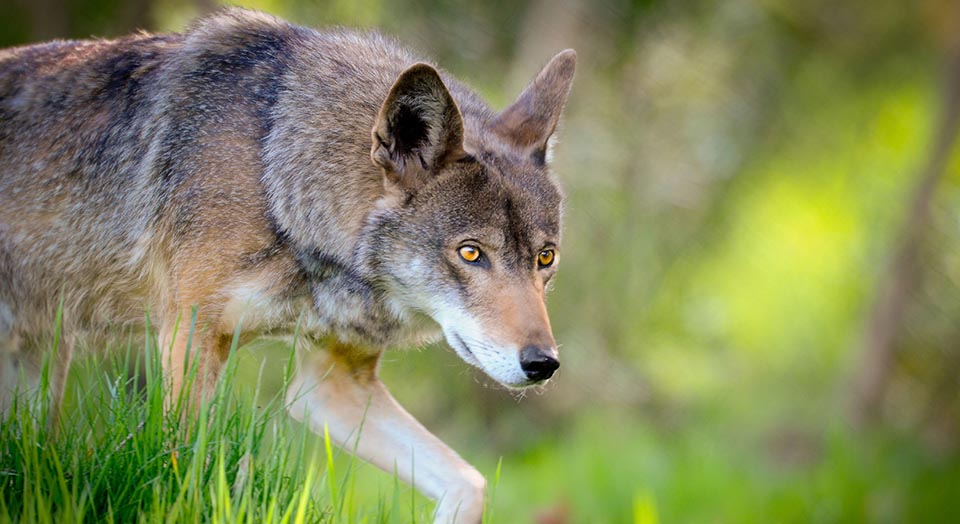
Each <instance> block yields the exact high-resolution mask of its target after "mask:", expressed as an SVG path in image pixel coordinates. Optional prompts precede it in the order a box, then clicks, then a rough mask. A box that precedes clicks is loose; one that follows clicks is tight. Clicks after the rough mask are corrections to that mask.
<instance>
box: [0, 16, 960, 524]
mask: <svg viewBox="0 0 960 524" xmlns="http://www.w3.org/2000/svg"><path fill="white" fill-rule="evenodd" d="M239 3H240V4H242V5H246V6H250V7H253V8H257V9H262V10H265V11H268V12H271V13H274V14H277V15H279V16H282V17H285V18H287V19H290V20H292V21H294V22H298V23H302V24H306V25H312V26H318V27H319V26H324V25H329V24H343V25H348V26H362V27H374V28H379V29H381V30H383V31H385V32H387V33H391V34H394V35H396V36H398V37H399V38H400V39H401V40H403V41H405V42H408V43H409V44H410V45H411V46H413V47H414V48H416V49H418V50H420V51H422V52H423V53H425V54H426V55H428V56H430V57H432V58H434V59H435V60H436V61H437V62H438V63H439V64H441V65H442V66H443V67H445V68H447V69H448V70H450V71H452V72H453V73H454V74H456V75H458V76H459V77H461V78H463V79H464V80H466V81H467V82H468V83H470V84H471V85H474V86H475V87H476V88H477V89H478V90H479V91H480V92H481V93H482V94H483V95H484V96H486V97H487V98H488V99H489V100H491V101H492V103H493V104H494V105H496V106H498V107H502V106H504V105H506V104H507V103H509V101H510V100H511V97H513V96H515V94H516V93H517V92H518V91H519V89H520V88H521V87H522V86H523V84H524V83H525V82H526V81H528V80H529V78H531V77H532V75H533V74H534V73H535V72H536V70H537V67H539V66H540V65H541V64H542V63H544V62H545V61H546V60H547V59H548V58H549V57H550V56H552V54H553V53H554V52H555V51H557V50H559V49H561V48H563V47H574V48H576V49H577V51H578V53H579V66H578V67H579V69H578V73H577V75H578V76H577V80H576V83H575V87H574V91H573V95H572V98H571V100H570V103H569V106H568V110H567V115H566V119H565V123H564V126H563V129H562V130H561V132H560V134H559V142H558V144H557V146H556V156H555V161H554V167H555V171H556V172H557V174H558V176H559V178H560V179H561V180H562V181H563V183H564V185H565V187H566V191H567V195H568V198H567V204H566V206H567V208H566V233H565V238H564V243H563V262H562V270H561V271H560V273H559V276H558V278H557V281H556V283H555V285H554V287H555V290H554V291H553V292H552V294H551V295H550V299H549V300H550V310H551V316H552V319H553V322H554V325H555V329H556V335H557V338H558V340H560V341H561V343H562V344H563V347H562V357H563V369H562V373H561V374H560V376H559V377H558V378H557V379H556V380H555V381H553V383H552V384H551V385H550V386H549V387H548V388H547V389H546V391H544V392H542V393H539V394H529V395H527V398H524V399H523V400H522V401H517V399H515V398H513V396H511V394H510V393H508V392H505V391H501V390H498V389H496V388H495V387H492V386H490V385H489V384H490V381H489V380H488V379H485V378H484V377H482V376H479V375H475V374H473V372H471V371H468V370H467V369H466V367H465V365H464V364H462V363H460V362H458V361H457V360H456V358H455V357H453V356H452V355H451V354H450V353H449V352H446V351H444V350H443V349H441V348H428V349H426V350H424V351H409V352H393V353H390V354H388V355H387V357H386V359H385V360H386V362H385V363H384V376H385V381H386V382H387V383H388V385H390V386H391V388H392V390H393V391H394V392H395V394H396V395H397V397H398V398H399V399H400V400H401V402H402V403H404V404H405V405H407V406H408V407H409V408H410V409H411V411H412V412H413V413H415V414H416V415H417V416H418V417H420V418H421V419H422V420H423V421H424V422H425V423H426V425H427V426H428V427H431V428H432V429H434V430H436V431H437V432H438V434H439V435H440V436H441V438H443V439H444V440H446V441H447V442H450V443H451V444H453V445H454V447H456V448H458V449H460V450H462V451H464V453H463V454H464V455H465V457H467V458H468V459H469V460H471V461H473V462H476V463H477V464H478V465H479V466H480V467H481V469H482V470H483V471H484V473H487V474H489V475H492V473H493V471H494V468H495V467H496V462H497V458H498V457H500V456H503V457H504V467H503V477H502V481H501V486H500V488H499V494H498V498H497V503H496V505H495V506H494V511H495V513H496V514H497V515H498V519H497V521H502V522H538V523H543V524H549V523H564V522H590V523H601V522H635V523H641V522H658V521H662V522H671V523H676V522H737V523H742V522H758V523H760V522H771V521H777V522H878V523H880V522H937V521H943V522H945V521H949V520H950V518H949V516H950V515H951V513H955V512H956V501H957V500H960V458H958V443H960V387H958V386H960V379H958V377H960V344H958V340H960V329H958V326H960V289H958V287H960V214H958V210H960V156H958V155H957V154H956V153H955V152H954V154H953V155H952V156H951V159H950V161H949V162H948V165H947V167H946V174H945V176H944V178H943V180H942V181H941V183H940V184H938V185H937V187H936V192H935V195H934V198H933V200H932V202H931V204H930V206H929V210H928V215H929V219H928V220H927V221H926V222H925V223H924V224H923V227H922V228H921V229H920V230H919V231H913V232H912V234H917V235H921V236H922V239H921V240H922V242H921V248H920V252H919V256H918V260H919V263H918V264H917V268H916V272H917V275H916V278H915V279H914V280H913V283H914V285H913V286H912V287H911V288H910V290H909V293H908V295H907V296H906V297H905V298H904V299H903V300H905V301H906V305H905V311H906V313H905V315H904V317H903V321H902V323H901V324H900V325H898V326H895V327H896V337H895V339H894V344H893V346H894V352H893V357H892V358H893V360H892V363H891V366H892V369H893V371H892V373H891V374H890V376H889V377H888V380H886V381H885V382H884V387H883V388H882V390H881V391H880V392H879V395H880V396H879V398H878V399H877V400H876V402H877V403H878V404H879V405H880V407H881V409H880V416H879V417H878V418H877V419H875V420H870V421H868V422H867V423H862V421H859V420H858V416H857V413H856V409H857V403H856V402H855V401H854V400H853V389H854V385H855V384H856V383H857V382H858V380H860V374H861V373H863V370H864V363H865V362H868V361H869V360H870V358H872V356H871V354H870V350H871V348H870V347H869V344H867V343H866V340H867V337H865V333H867V331H868V330H870V329H872V326H871V325H870V320H869V319H870V318H871V316H870V312H871V311H872V310H873V309H874V308H875V304H876V303H877V301H878V300H881V299H882V294H881V293H880V292H879V291H878V290H880V289H882V282H883V281H884V279H885V278H887V275H888V273H889V271H890V260H891V259H892V258H893V256H894V253H895V252H896V249H897V248H898V240H897V238H898V235H899V234H900V231H901V225H902V224H903V223H904V220H905V217H906V214H907V210H908V209H909V206H910V202H911V198H912V195H913V193H914V188H915V187H916V186H917V184H918V182H919V176H920V172H921V168H922V166H923V165H924V164H925V163H926V162H927V158H928V155H930V154H931V153H930V150H931V143H932V142H933V141H934V139H935V137H934V136H933V135H934V129H935V124H936V123H937V121H938V119H940V118H941V117H942V116H943V112H944V107H943V101H942V98H941V84H942V76H943V70H944V69H945V67H946V65H945V64H947V56H948V54H949V53H950V52H951V51H950V50H951V49H952V46H954V45H955V44H956V35H958V34H960V10H958V9H957V7H956V6H955V5H954V3H953V2H951V1H949V0H922V1H918V2H906V1H897V0H878V1H871V0H852V1H848V2H842V3H838V2H829V1H827V0H812V1H806V2H790V1H788V0H732V1H728V2H711V1H707V0H694V1H689V2H666V1H661V0H600V1H596V2H588V1H586V0H561V1H555V2H554V1H547V0H540V1H530V2H524V1H508V0H496V1H492V2H484V3H479V2H469V1H465V0H442V1H427V0H399V1H387V0H362V1H348V0H331V1H313V2H307V1H304V2H296V1H293V0H260V1H250V2H239ZM41 4H43V5H46V6H47V7H50V5H52V6H54V7H55V8H57V9H59V10H60V11H57V12H58V13H60V14H59V15H58V16H57V18H58V20H59V21H56V22H55V23H53V24H47V26H46V28H44V23H43V21H42V19H41V18H38V17H43V16H45V15H44V13H40V14H37V12H38V11H37V9H38V8H37V7H36V5H34V4H30V3H28V2H26V0H23V2H22V3H20V4H15V5H13V6H11V7H9V8H7V9H6V15H5V16H4V17H0V42H3V43H5V44H14V43H20V42H25V41H28V40H31V39H34V38H35V35H40V36H42V37H50V36H71V37H85V36H89V35H97V36H111V35H115V34H119V33H122V32H125V31H127V30H130V29H132V28H133V27H135V26H138V25H139V26H144V27H148V28H150V29H155V30H180V29H182V28H183V27H184V26H185V25H186V24H187V23H189V20H190V19H192V18H193V17H194V16H196V15H197V14H198V13H200V12H202V11H203V10H205V9H209V8H210V7H211V5H212V2H209V1H208V2H202V1H201V2H189V1H186V0H150V1H143V0H141V1H139V2H133V4H136V5H137V6H140V10H139V11H138V10H137V9H132V8H130V7H129V6H130V5H131V3H129V2H121V1H120V0H83V1H81V0H60V1H59V2H58V1H53V0H49V1H47V2H45V3H43V2H41ZM48 13H49V11H48ZM31 20H32V22H31ZM48 22H49V21H48ZM51 27H52V28H53V29H51ZM53 30H61V31H66V32H64V33H62V34H59V35H53V34H50V32H51V31H53ZM37 38H38V37H37ZM283 354H284V350H282V349H280V348H273V347H270V346H269V344H262V343H260V344H255V347H254V348H252V349H251V351H249V352H248V353H247V356H246V357H245V358H246V362H247V363H246V365H245V369H246V372H247V373H248V376H250V377H252V376H254V375H255V374H256V370H257V369H259V365H258V362H259V360H260V359H262V358H271V359H277V358H283V357H282V355H283ZM411 376H416V377H418V379H417V380H409V377H411ZM266 379H267V380H270V379H269V377H267V378H266ZM251 380H252V379H251ZM274 380H279V377H276V378H275V379H274ZM501 519H502V520H501Z"/></svg>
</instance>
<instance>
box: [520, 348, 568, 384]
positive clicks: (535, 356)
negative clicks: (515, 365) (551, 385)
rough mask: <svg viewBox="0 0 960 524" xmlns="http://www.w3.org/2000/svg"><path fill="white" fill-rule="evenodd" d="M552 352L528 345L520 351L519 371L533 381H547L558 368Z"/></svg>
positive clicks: (558, 363)
mask: <svg viewBox="0 0 960 524" xmlns="http://www.w3.org/2000/svg"><path fill="white" fill-rule="evenodd" d="M551 353H552V350H550V349H545V348H540V347H537V346H534V345H529V346H526V347H524V348H523V349H521V350H520V369H522V370H523V372H524V373H525V374H526V375H527V378H529V379H530V380H534V381H538V382H539V381H541V380H547V379H548V378H550V377H552V376H553V372H554V371H556V370H557V368H559V367H560V362H559V361H558V360H557V359H556V358H555V357H554V356H553V355H551Z"/></svg>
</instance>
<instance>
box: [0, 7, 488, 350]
mask: <svg viewBox="0 0 960 524" xmlns="http://www.w3.org/2000/svg"><path fill="white" fill-rule="evenodd" d="M416 61H417V58H416V57H415V56H414V55H412V54H411V53H409V52H407V51H405V50H404V49H402V48H401V47H399V46H397V45H396V44H395V43H393V42H392V41H389V40H387V39H385V38H383V37H380V36H378V35H376V34H359V33H351V32H345V31H335V32H329V33H319V32H316V31H312V30H308V29H304V28H300V27H295V26H290V25H287V24H284V23H282V22H279V21H277V20H275V19H272V18H269V17H259V16H258V15H255V14H249V13H246V14H243V15H242V16H241V15H238V14H237V13H236V12H228V13H225V14H223V15H221V16H219V17H214V18H210V19H207V20H206V21H205V22H204V23H203V24H201V25H199V26H197V27H194V28H193V29H192V30H190V31H188V32H186V33H183V34H174V35H163V36H152V35H145V34H144V35H137V36H132V37H129V38H125V39H121V40H115V41H79V42H56V43H51V44H44V45H37V46H29V47H21V48H15V49H11V50H5V51H0V302H2V303H5V304H7V306H8V307H10V308H11V309H12V310H13V311H14V315H15V316H16V318H17V319H18V324H19V329H20V330H21V331H23V332H26V333H28V334H29V333H34V332H40V331H42V330H43V329H44V327H45V326H47V327H49V326H50V325H51V321H52V317H53V314H54V313H55V311H56V309H57V307H58V305H59V304H60V303H61V302H62V304H63V307H64V322H65V323H69V324H72V325H73V326H74V327H76V328H78V329H87V328H90V329H96V328H97V327H98V326H103V325H110V324H114V323H131V322H137V321H140V320H142V319H143V317H144V310H145V309H147V310H148V311H149V310H154V311H163V310H167V309H169V308H170V307H171V306H170V304H172V303H173V302H175V301H176V300H177V298H178V297H173V296H170V293H169V292H168V290H170V289H190V287H191V285H194V283H195V285H198V286H199V285H203V282H211V281H217V282H225V284H222V285H221V286H222V288H223V289H218V290H216V291H217V292H218V293H221V294H222V295H226V296H227V298H228V300H226V301H225V303H226V304H227V305H226V306H225V311H224V315H223V318H224V322H225V323H236V322H238V321H239V319H240V317H242V316H244V314H245V312H246V311H247V308H246V306H247V305H248V304H249V305H253V306H265V307H263V308H262V309H263V310H265V311H270V313H268V314H261V315H251V316H250V317H249V319H245V320H244V322H245V323H246V322H248V320H249V322H250V323H249V324H248V327H251V328H256V329H259V330H271V329H285V328H289V327H291V324H292V323H294V322H296V321H297V319H298V318H301V317H300V315H301V314H304V313H305V312H306V315H307V316H306V317H305V319H306V320H305V322H306V324H307V325H309V326H312V329H313V330H314V331H316V332H318V333H319V332H323V331H330V330H333V331H337V330H340V331H344V332H348V333H349V334H353V335H356V336H358V337H360V338H364V339H366V340H367V341H374V342H378V343H395V342H403V341H409V340H410V339H416V338H418V337H420V336H421V335H424V332H423V331H422V329H420V328H419V327H416V328H409V327H404V326H406V325H407V324H408V322H407V320H409V319H407V318H403V314H402V313H401V312H399V310H398V308H396V307H394V306H393V305H392V304H390V303H388V302H385V301H384V300H383V297H382V296H380V295H379V294H378V291H377V288H376V283H375V282H369V281H367V280H366V279H365V277H364V271H363V267H362V263H361V262H362V261H358V260H357V257H358V245H359V239H360V237H361V236H362V235H363V234H364V227H369V225H370V215H371V212H373V211H374V210H375V209H376V206H377V202H378V201H379V200H380V199H381V198H384V186H383V173H382V171H381V169H380V168H379V167H377V166H375V165H373V164H372V162H371V160H370V156H369V155H370V146H371V135H370V133H371V128H372V126H373V123H374V119H375V118H376V116H377V112H378V109H379V105H380V104H381V103H382V101H383V99H384V97H385V95H386V93H387V91H388V90H389V88H390V85H391V82H392V81H393V80H394V79H395V78H396V77H397V75H398V73H399V72H400V71H402V70H403V69H404V68H406V67H408V66H409V65H411V64H413V63H415V62H416ZM451 84H452V85H454V86H455V87H456V89H455V92H454V96H456V97H457V98H458V103H459V104H460V105H461V109H462V111H463V112H464V115H465V116H467V115H468V114H470V113H471V112H472V113H476V114H477V115H483V114H485V112H486V111H487V109H486V108H485V106H483V105H482V103H481V102H479V101H478V99H476V98H475V97H474V96H473V95H472V94H471V93H469V92H468V91H466V90H465V89H463V88H462V87H460V86H459V85H458V84H456V83H455V82H454V81H452V79H451ZM465 120H466V121H467V122H468V125H467V130H466V131H467V133H468V134H469V133H470V132H471V125H470V124H469V122H470V119H469V118H467V119H465ZM367 234H369V232H367ZM184 257H191V258H193V259H196V258H197V257H200V259H201V260H202V261H204V262H207V261H209V263H208V264H204V265H203V267H204V268H205V269H204V270H203V271H201V272H204V274H203V275H198V274H196V273H197V271H193V272H190V273H185V272H182V271H178V265H179V264H180V261H181V260H183V258H184ZM207 271H209V274H206V273H205V272H207ZM220 273H230V278H229V279H226V280H225V279H224V278H219V279H218V278H216V277H218V275H219V276H220V277H223V275H220ZM173 280H176V281H177V282H175V283H176V284H177V285H176V286H171V284H173V283H174V282H172V281H173ZM324 294H328V295H329V296H327V297H326V298H324V297H325V295H324ZM201 306H202V304H201ZM311 306H312V307H311ZM325 306H326V307H325ZM225 327H227V328H229V327H230V326H225ZM398 339H404V340H398Z"/></svg>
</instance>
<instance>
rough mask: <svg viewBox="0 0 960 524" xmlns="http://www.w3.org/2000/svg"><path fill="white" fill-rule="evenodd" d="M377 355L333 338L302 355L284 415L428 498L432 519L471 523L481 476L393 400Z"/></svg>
mask: <svg viewBox="0 0 960 524" xmlns="http://www.w3.org/2000/svg"><path fill="white" fill-rule="evenodd" d="M318 353H319V352H318ZM379 357H380V355H379V353H365V352H363V351H362V350H360V349H359V348H354V347H350V346H344V345H340V344H335V345H334V347H333V348H330V351H329V352H324V353H322V354H319V355H316V356H315V358H314V360H312V361H310V362H302V363H301V368H300V373H299V375H298V376H297V379H296V380H295V381H294V382H293V384H291V385H290V389H289V390H288V391H287V401H288V409H289V411H290V414H291V415H292V416H293V417H294V418H296V419H298V420H302V421H304V422H305V423H307V424H308V425H309V426H310V428H311V429H313V431H315V432H317V433H322V432H323V428H324V425H326V426H327V428H328V431H329V433H330V438H331V439H332V440H333V441H334V442H336V443H337V444H338V445H340V446H343V447H344V448H345V449H354V447H355V449H356V452H357V456H359V457H360V458H362V459H364V460H366V461H368V462H370V463H372V464H374V465H375V466H377V467H379V468H380V469H383V470H384V471H387V472H388V473H393V472H396V473H397V475H399V477H400V478H401V479H403V480H404V481H405V482H407V483H412V484H413V485H414V487H415V488H417V489H418V490H420V491H421V492H423V493H424V494H425V495H427V496H428V497H430V498H431V499H433V500H436V501H437V509H436V514H435V517H434V524H479V522H480V520H481V516H482V514H483V492H484V486H485V481H484V479H483V476H482V475H480V473H479V472H478V471H477V470H476V469H474V468H473V466H471V465H470V464H467V463H466V462H465V461H464V460H463V459H462V458H460V456H459V455H457V453H456V452H455V451H453V450H452V449H450V448H449V447H447V446H446V445H445V444H444V443H443V442H441V441H440V439H438V438H437V437H435V436H433V435H432V434H431V433H430V432H429V431H427V429H426V428H424V427H423V425H421V424H420V423H419V422H417V421H416V419H414V418H413V417H412V416H411V415H410V414H409V413H407V412H406V411H405V410H404V409H403V408H402V407H401V406H400V405H399V404H398V403H397V401H396V400H394V398H393V397H392V396H391V395H390V393H389V392H388V391H387V389H386V388H385V387H384V385H383V383H382V382H380V379H379V378H377V369H376V367H377V361H378V360H379ZM358 439H359V440H358Z"/></svg>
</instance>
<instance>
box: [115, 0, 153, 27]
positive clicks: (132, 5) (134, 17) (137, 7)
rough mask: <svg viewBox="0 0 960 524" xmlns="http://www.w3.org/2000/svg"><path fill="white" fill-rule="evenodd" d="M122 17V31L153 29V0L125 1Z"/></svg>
mask: <svg viewBox="0 0 960 524" xmlns="http://www.w3.org/2000/svg"><path fill="white" fill-rule="evenodd" d="M120 19H121V20H122V22H121V23H122V24H123V26H124V27H123V28H121V32H124V33H126V32H129V31H132V30H136V29H142V30H145V31H149V30H151V29H153V0H127V1H126V2H124V3H123V11H122V14H121V16H120Z"/></svg>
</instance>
